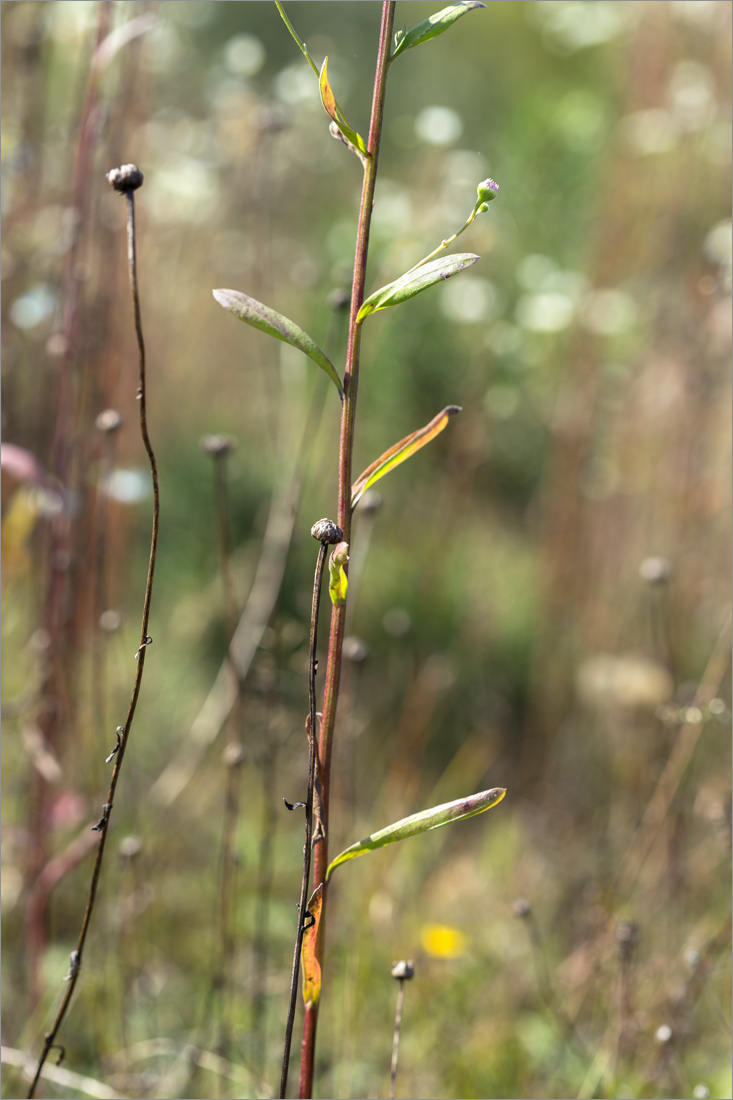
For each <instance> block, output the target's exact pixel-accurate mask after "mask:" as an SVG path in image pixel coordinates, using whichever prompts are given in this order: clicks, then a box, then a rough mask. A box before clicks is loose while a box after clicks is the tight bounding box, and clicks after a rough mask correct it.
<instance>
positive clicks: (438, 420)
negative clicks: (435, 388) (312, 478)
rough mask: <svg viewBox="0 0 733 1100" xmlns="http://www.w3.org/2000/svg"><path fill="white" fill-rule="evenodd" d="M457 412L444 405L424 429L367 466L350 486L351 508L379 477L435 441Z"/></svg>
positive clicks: (396, 444)
mask: <svg viewBox="0 0 733 1100" xmlns="http://www.w3.org/2000/svg"><path fill="white" fill-rule="evenodd" d="M459 412H461V406H460V405H446V407H445V408H444V409H443V411H442V412H439V413H438V415H437V416H434V417H433V419H432V420H431V421H430V423H429V424H426V425H425V427H424V428H418V430H417V431H416V432H411V433H410V435H406V436H405V438H404V439H401V440H400V441H399V443H395V444H394V445H393V446H392V447H390V448H389V450H388V451H385V452H384V454H383V455H380V456H379V458H378V459H376V460H375V461H374V462H372V464H371V466H367V468H366V470H364V473H363V474H360V475H359V477H358V478H357V479H356V481H355V482H354V484H353V485H352V486H351V507H352V508H355V507H356V505H357V503H358V502H359V500H360V499H361V496H362V494H363V493H365V492H366V491H367V489H370V488H371V486H372V485H373V484H374V482H375V481H379V479H380V477H384V475H385V474H388V473H389V471H390V470H394V468H395V466H399V465H400V463H402V462H405V461H406V460H407V459H408V458H411V457H412V455H414V454H415V452H416V451H419V450H420V448H421V447H424V446H425V444H426V443H429V442H430V440H431V439H435V437H436V435H440V433H441V432H442V431H443V428H444V427H445V426H446V424H447V423H448V421H449V420H450V418H451V417H452V416H455V415H456V413H459Z"/></svg>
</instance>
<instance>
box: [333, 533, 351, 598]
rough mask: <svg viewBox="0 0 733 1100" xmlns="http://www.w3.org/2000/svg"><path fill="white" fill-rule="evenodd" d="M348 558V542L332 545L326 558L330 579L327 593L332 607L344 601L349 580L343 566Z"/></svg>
mask: <svg viewBox="0 0 733 1100" xmlns="http://www.w3.org/2000/svg"><path fill="white" fill-rule="evenodd" d="M348 560H349V544H348V542H339V543H337V545H336V546H334V548H333V550H332V552H331V556H330V557H329V559H328V571H329V574H330V581H329V585H328V593H329V595H330V597H331V603H332V604H333V605H334V607H336V606H338V605H340V604H343V603H346V589H347V587H348V584H349V581H348V577H347V576H346V570H345V569H344V566H345V565H346V564H347V562H348Z"/></svg>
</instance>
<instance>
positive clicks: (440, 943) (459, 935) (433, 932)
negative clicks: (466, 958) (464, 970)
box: [420, 924, 468, 959]
mask: <svg viewBox="0 0 733 1100" xmlns="http://www.w3.org/2000/svg"><path fill="white" fill-rule="evenodd" d="M420 942H421V944H422V946H423V950H424V951H426V952H427V954H428V955H432V956H433V958H435V959H457V958H459V957H460V956H461V955H463V954H464V953H465V951H466V947H467V946H468V939H467V938H466V936H464V934H463V932H461V931H460V930H459V929H458V928H451V927H450V926H449V925H447V924H424V925H423V926H422V928H421V930H420Z"/></svg>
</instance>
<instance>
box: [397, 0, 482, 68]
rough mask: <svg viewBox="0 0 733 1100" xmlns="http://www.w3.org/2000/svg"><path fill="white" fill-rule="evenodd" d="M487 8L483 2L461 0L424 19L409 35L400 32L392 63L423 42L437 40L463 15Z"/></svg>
mask: <svg viewBox="0 0 733 1100" xmlns="http://www.w3.org/2000/svg"><path fill="white" fill-rule="evenodd" d="M485 7H486V4H482V3H481V0H459V2H458V3H457V4H449V6H448V7H447V8H443V9H442V10H441V11H436V13H435V15H431V16H429V17H428V18H427V19H424V20H423V21H422V23H418V24H417V26H416V27H413V28H412V30H411V31H408V32H407V33H405V32H404V31H401V32H398V34H396V35H395V48H394V50H393V51H392V56H391V57H390V61H394V59H395V58H396V57H397V56H398V55H399V54H401V53H404V52H405V50H409V49H412V47H413V46H419V45H420V44H421V43H422V42H429V41H430V39H431V38H436V37H437V36H438V35H439V34H442V33H443V31H447V30H448V27H450V26H451V25H452V24H453V23H455V21H456V19H460V18H461V16H462V15H465V14H466V12H467V11H473V9H474V8H485Z"/></svg>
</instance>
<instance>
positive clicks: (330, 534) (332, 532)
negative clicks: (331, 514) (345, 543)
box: [311, 519, 344, 546]
mask: <svg viewBox="0 0 733 1100" xmlns="http://www.w3.org/2000/svg"><path fill="white" fill-rule="evenodd" d="M311 534H312V535H313V538H314V539H315V540H316V541H317V542H325V543H327V544H328V545H329V546H334V545H335V544H336V543H337V542H341V540H342V539H343V537H344V533H343V531H342V530H341V528H340V527H338V526H337V525H336V524H335V523H334V522H333V520H330V519H319V520H318V522H317V523H314V524H313V526H312V527H311Z"/></svg>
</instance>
